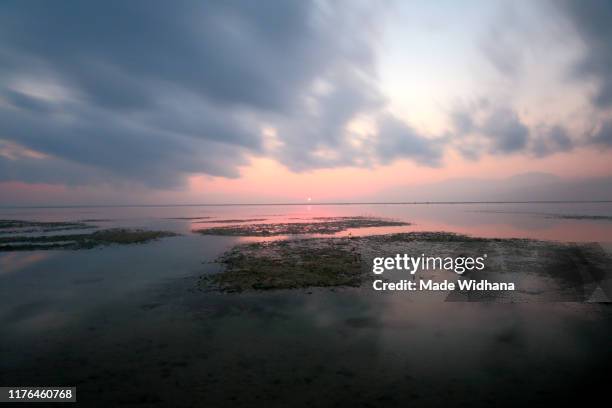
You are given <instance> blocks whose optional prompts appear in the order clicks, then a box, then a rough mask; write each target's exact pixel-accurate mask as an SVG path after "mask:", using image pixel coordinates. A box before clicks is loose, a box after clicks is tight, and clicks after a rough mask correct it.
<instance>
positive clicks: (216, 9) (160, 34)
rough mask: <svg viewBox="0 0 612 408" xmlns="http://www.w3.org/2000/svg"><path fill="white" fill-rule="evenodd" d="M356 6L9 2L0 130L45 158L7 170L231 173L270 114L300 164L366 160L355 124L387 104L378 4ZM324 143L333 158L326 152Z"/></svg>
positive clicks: (153, 175) (33, 174)
mask: <svg viewBox="0 0 612 408" xmlns="http://www.w3.org/2000/svg"><path fill="white" fill-rule="evenodd" d="M346 6H347V5H346V4H343V3H342V2H329V3H325V2H317V1H282V2H277V1H262V2H244V1H195V0H194V1H190V0H185V1H180V2H172V3H170V2H150V1H139V0H137V1H130V2H124V1H105V2H82V1H63V2H58V3H55V2H47V1H34V0H32V1H27V2H22V1H5V2H2V3H1V4H0V139H3V140H8V141H11V142H14V143H17V144H19V145H21V146H24V147H25V148H28V149H32V150H35V151H38V152H41V153H44V154H46V155H47V156H48V157H46V158H44V159H35V160H38V161H35V162H33V161H32V160H9V159H6V158H3V159H2V160H3V163H2V169H3V174H2V179H7V178H11V179H19V180H28V181H36V180H41V181H42V180H48V179H49V175H48V174H45V172H44V171H43V169H44V168H45V166H47V168H48V169H49V171H50V172H56V174H58V176H57V178H61V177H59V174H65V172H63V171H62V170H60V168H66V166H67V167H68V168H71V166H72V167H76V168H81V167H86V168H88V169H90V170H91V171H80V172H77V173H76V174H75V175H74V176H72V177H66V178H65V181H66V182H75V183H76V182H78V181H79V180H81V182H83V183H87V182H92V181H94V179H97V178H99V177H102V178H107V179H108V180H113V179H117V178H123V179H126V180H134V181H136V182H139V183H144V184H146V185H149V186H152V187H168V186H172V185H176V184H177V183H180V181H181V180H182V179H183V178H184V177H183V176H184V175H185V174H188V173H207V174H210V175H217V176H224V177H235V176H237V175H238V171H237V167H238V166H239V165H242V164H245V163H246V157H247V155H248V154H263V153H265V152H264V144H263V139H262V135H261V128H262V125H264V124H272V125H273V126H277V127H278V129H279V132H278V133H279V137H280V139H281V141H282V142H283V144H284V146H285V148H284V149H281V150H280V151H279V152H277V154H278V158H279V159H280V160H281V161H282V162H284V163H285V164H287V165H289V166H290V167H291V168H293V169H307V168H315V167H329V166H335V165H343V164H363V162H362V161H359V163H357V162H358V160H357V161H356V160H354V159H353V157H357V156H362V157H365V155H364V154H363V153H361V154H359V155H358V154H354V153H357V152H356V151H352V150H351V149H352V147H351V146H352V144H351V143H350V134H348V133H347V130H346V127H347V125H348V124H349V123H350V121H351V120H352V119H353V118H354V117H356V115H359V114H362V113H364V112H366V111H367V110H368V109H377V108H379V107H380V103H381V97H380V95H379V94H378V91H377V90H376V87H375V85H373V83H372V80H371V79H372V77H373V74H374V56H373V53H372V47H371V40H372V32H373V30H374V29H375V26H374V19H375V14H376V13H374V12H373V7H371V6H368V5H365V6H363V7H362V6H361V5H358V4H357V3H354V2H352V4H351V7H346ZM318 83H329V84H331V91H330V92H323V93H317V92H316V89H315V88H316V85H317V84H318ZM40 89H42V91H40ZM325 148H327V149H332V150H335V151H337V154H336V156H337V157H336V158H335V159H329V158H321V157H319V156H318V155H317V154H316V153H317V152H318V151H320V150H321V149H325ZM33 160H34V159H33ZM58 163H59V164H58ZM94 174H95V175H96V176H95V177H94V176H93V175H94Z"/></svg>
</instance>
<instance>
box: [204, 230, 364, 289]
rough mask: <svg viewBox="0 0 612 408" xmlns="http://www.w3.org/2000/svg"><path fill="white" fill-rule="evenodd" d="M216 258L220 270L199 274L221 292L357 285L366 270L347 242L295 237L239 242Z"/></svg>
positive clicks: (205, 284)
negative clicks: (222, 266) (240, 243)
mask: <svg viewBox="0 0 612 408" xmlns="http://www.w3.org/2000/svg"><path fill="white" fill-rule="evenodd" d="M217 262H220V263H223V264H225V265H226V269H225V271H223V272H222V273H218V274H214V275H207V276H204V277H202V284H203V285H204V286H211V285H212V286H213V287H215V288H217V289H219V290H221V291H224V292H241V291H244V290H249V289H255V290H267V289H296V288H307V287H330V286H359V285H360V284H361V283H362V280H363V278H364V277H365V274H364V272H363V268H362V263H361V257H360V256H359V254H358V253H357V252H355V251H354V250H353V248H352V247H351V246H350V244H341V245H336V244H334V243H332V242H331V241H323V240H320V241H316V242H315V241H314V240H296V241H276V242H263V243H252V244H245V245H239V246H237V247H234V248H233V249H232V250H230V251H228V252H226V253H225V254H224V255H222V256H221V257H220V258H219V259H218V260H217Z"/></svg>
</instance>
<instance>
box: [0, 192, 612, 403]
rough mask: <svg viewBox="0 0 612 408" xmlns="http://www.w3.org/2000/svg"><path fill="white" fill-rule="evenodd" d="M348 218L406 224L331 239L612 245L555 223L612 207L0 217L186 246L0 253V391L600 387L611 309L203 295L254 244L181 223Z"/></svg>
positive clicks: (302, 392) (235, 396)
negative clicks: (469, 238) (395, 236)
mask: <svg viewBox="0 0 612 408" xmlns="http://www.w3.org/2000/svg"><path fill="white" fill-rule="evenodd" d="M353 215H360V216H381V217H390V218H395V219H400V220H404V221H408V222H410V223H412V225H410V226H406V227H391V228H367V229H355V230H349V231H346V232H343V233H340V234H339V235H346V234H349V233H350V234H352V235H360V234H379V233H389V232H402V231H450V232H457V233H463V234H469V235H474V236H483V237H517V238H535V239H543V240H557V241H566V242H599V243H601V244H602V245H603V246H604V247H605V248H607V249H608V250H610V249H611V248H612V245H611V243H612V219H608V220H606V219H598V220H589V219H563V218H558V217H557V216H558V215H581V216H585V215H587V216H591V215H597V216H612V204H610V203H592V204H584V203H582V204H470V205H459V204H457V205H424V204H423V205H350V206H348V205H345V206H340V205H336V206H332V205H330V206H235V207H212V206H211V207H204V206H202V207H99V208H91V207H88V208H38V209H0V219H25V220H41V221H74V220H100V221H94V222H92V223H93V224H95V225H98V226H100V227H104V228H107V227H117V226H121V227H141V228H149V229H163V230H171V231H176V232H178V233H181V234H182V235H181V236H179V237H176V238H168V239H163V240H160V241H157V242H153V243H149V244H145V245H132V246H109V247H104V248H97V249H92V250H80V251H31V252H12V253H7V252H4V253H0V299H1V303H0V328H1V329H0V331H1V333H0V384H1V385H54V384H58V385H59V384H63V385H75V384H76V385H77V386H78V397H79V400H80V401H81V402H82V403H83V404H84V405H90V406H97V405H99V406H104V405H105V404H109V403H112V404H115V405H116V404H121V405H127V406H151V405H170V406H191V405H193V404H194V403H197V402H201V403H203V406H207V405H206V404H208V406H225V405H230V404H231V405H232V406H252V405H253V401H259V402H261V403H262V404H263V403H265V404H266V405H268V406H286V404H287V403H288V401H289V400H291V401H292V403H294V405H297V406H302V405H303V406H333V405H338V404H342V403H344V402H346V401H350V400H351V399H358V400H359V401H360V403H364V404H370V405H372V406H380V405H381V404H383V403H385V404H390V405H393V404H398V405H400V404H404V403H406V402H411V403H415V404H417V405H431V406H439V404H441V403H442V402H443V401H448V400H449V398H452V400H453V401H456V402H464V403H466V404H475V403H478V404H481V405H487V404H491V403H492V402H491V401H495V402H496V404H497V405H512V404H514V403H516V402H517V401H524V400H525V398H526V397H528V398H529V400H530V401H539V400H542V399H546V398H552V397H553V396H554V397H555V398H557V397H558V398H566V397H567V395H569V390H572V387H583V388H578V389H587V388H588V389H591V388H592V387H595V386H596V385H597V384H598V381H599V380H601V379H602V378H604V377H603V375H600V374H601V373H603V372H604V371H606V370H608V369H609V368H610V362H611V361H612V360H611V353H612V352H611V348H610V347H609V346H610V338H611V337H610V336H611V335H612V317H611V316H612V313H611V310H610V308H609V305H606V304H581V303H539V304H492V303H445V302H443V301H442V299H438V300H436V299H433V300H432V301H427V302H416V301H414V300H413V299H411V298H410V296H407V295H406V294H405V293H401V292H398V293H385V294H380V293H374V292H373V291H371V290H370V289H369V288H368V287H364V288H359V289H336V290H329V289H313V290H294V291H275V292H255V293H242V294H219V293H214V292H202V291H200V290H198V289H197V288H198V286H197V278H198V277H199V276H201V275H202V274H206V273H213V272H216V271H217V270H218V268H219V266H218V265H217V264H214V263H209V262H210V261H212V260H214V259H215V258H216V257H217V256H218V255H219V254H221V253H222V252H223V251H224V250H226V249H229V248H231V247H232V246H233V245H235V244H236V243H238V242H243V241H252V240H256V239H255V238H239V237H213V236H200V235H197V234H191V233H190V231H191V230H192V229H194V228H201V227H205V226H206V225H207V224H201V223H198V222H200V221H202V220H186V219H174V218H187V217H214V218H216V219H244V218H265V219H266V221H264V222H307V221H308V220H309V219H311V218H313V217H335V216H353ZM214 225H219V224H214ZM281 238H284V237H281ZM257 239H258V240H261V238H257ZM584 387H587V388H584ZM566 394H567V395H566ZM574 394H575V393H574ZM298 397H299V398H298ZM296 398H297V399H296Z"/></svg>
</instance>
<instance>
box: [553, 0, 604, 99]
mask: <svg viewBox="0 0 612 408" xmlns="http://www.w3.org/2000/svg"><path fill="white" fill-rule="evenodd" d="M558 4H559V5H560V7H561V9H562V10H563V11H564V13H565V15H566V16H567V17H568V18H569V21H570V22H571V23H572V24H573V27H574V28H575V30H576V32H577V33H578V35H579V37H580V38H581V39H582V41H583V44H584V47H585V50H584V54H583V56H582V58H581V59H580V61H579V62H578V64H577V65H576V66H575V67H574V70H573V73H574V75H575V76H576V77H577V78H580V79H583V80H594V81H595V82H596V83H597V90H596V92H595V94H594V95H593V99H592V100H593V103H594V104H595V106H597V107H599V108H610V107H612V70H610V67H611V66H612V24H610V21H612V3H611V2H610V1H607V0H590V1H577V0H565V1H562V2H559V3H558Z"/></svg>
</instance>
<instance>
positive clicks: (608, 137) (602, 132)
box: [591, 120, 612, 147]
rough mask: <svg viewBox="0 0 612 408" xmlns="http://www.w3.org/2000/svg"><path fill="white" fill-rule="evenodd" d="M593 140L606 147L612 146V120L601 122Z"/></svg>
mask: <svg viewBox="0 0 612 408" xmlns="http://www.w3.org/2000/svg"><path fill="white" fill-rule="evenodd" d="M591 142H592V143H594V144H597V145H600V146H604V147H612V120H607V121H605V122H603V123H602V124H601V126H600V127H599V129H597V130H596V131H595V132H594V133H593V137H592V139H591Z"/></svg>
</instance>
